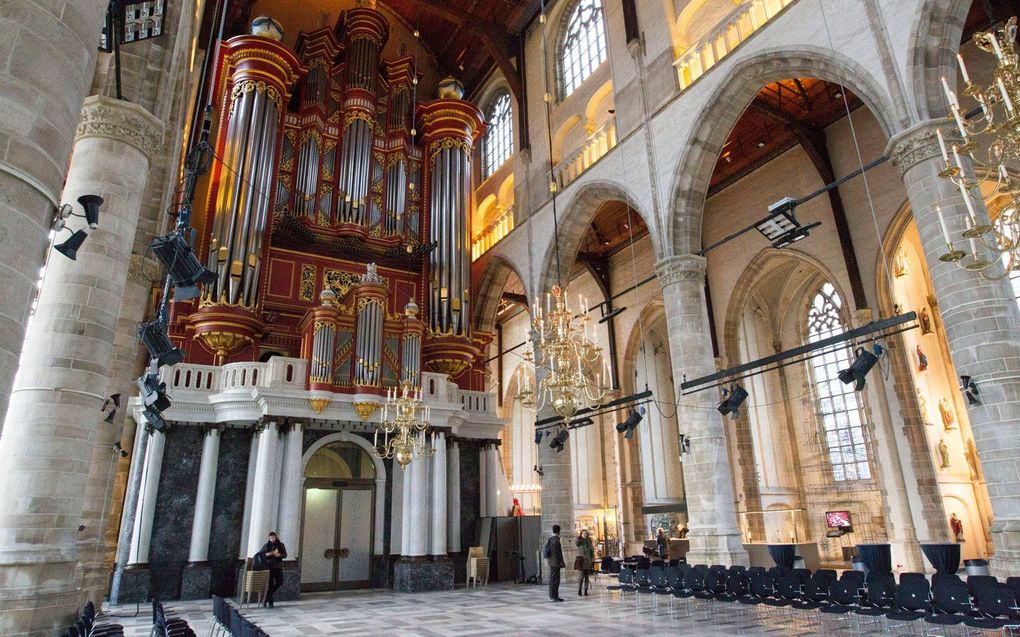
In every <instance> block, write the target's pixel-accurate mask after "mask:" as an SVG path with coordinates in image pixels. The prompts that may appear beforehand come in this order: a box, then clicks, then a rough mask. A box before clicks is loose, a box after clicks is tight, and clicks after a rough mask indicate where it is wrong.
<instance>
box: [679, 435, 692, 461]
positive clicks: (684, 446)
mask: <svg viewBox="0 0 1020 637" xmlns="http://www.w3.org/2000/svg"><path fill="white" fill-rule="evenodd" d="M690 452H691V439H690V438H688V437H687V435H686V434H680V455H681V456H682V455H684V454H685V453H690Z"/></svg>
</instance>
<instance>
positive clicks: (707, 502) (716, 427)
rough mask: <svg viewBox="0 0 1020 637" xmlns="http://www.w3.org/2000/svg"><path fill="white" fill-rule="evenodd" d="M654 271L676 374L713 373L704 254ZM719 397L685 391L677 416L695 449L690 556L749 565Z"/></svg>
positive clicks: (687, 464) (689, 461) (689, 464)
mask: <svg viewBox="0 0 1020 637" xmlns="http://www.w3.org/2000/svg"><path fill="white" fill-rule="evenodd" d="M655 273H656V274H657V275H658V277H659V282H660V283H661V284H662V296H663V301H664V303H665V306H666V324H667V326H668V328H669V352H670V357H671V359H672V364H673V378H674V379H679V380H682V379H684V378H687V379H688V380H690V379H694V378H698V377H699V376H704V375H706V374H710V373H712V372H713V371H715V365H714V360H713V358H712V349H711V347H712V345H711V343H712V339H711V337H710V334H709V329H710V327H709V324H708V308H707V305H706V303H705V258H704V257H700V256H697V255H693V254H687V255H682V256H674V257H669V258H667V259H665V260H663V261H660V262H659V263H657V264H656V266H655ZM677 390H678V391H679V387H678V388H677ZM714 398H715V394H714V393H712V392H709V391H704V392H698V393H696V394H692V395H690V396H687V397H685V398H684V400H682V401H680V406H679V410H678V413H677V418H676V422H677V423H680V424H679V426H680V427H683V429H684V430H685V431H684V433H686V434H687V437H688V439H689V440H690V441H691V451H690V453H688V454H686V456H685V457H684V486H685V488H686V495H687V515H688V519H689V520H690V522H689V524H688V526H689V528H690V534H689V535H688V538H689V539H690V541H691V550H690V553H688V555H687V561H688V562H689V563H691V564H744V565H746V564H748V558H747V552H746V551H745V550H744V547H743V545H742V541H741V536H740V531H739V529H738V527H737V512H736V506H735V504H734V501H733V476H732V472H731V470H730V458H729V451H728V448H727V445H726V430H725V428H724V426H723V421H722V417H721V416H720V415H719V414H718V413H717V412H716V410H715V405H714V404H713V399H714ZM678 434H679V431H676V432H673V435H678Z"/></svg>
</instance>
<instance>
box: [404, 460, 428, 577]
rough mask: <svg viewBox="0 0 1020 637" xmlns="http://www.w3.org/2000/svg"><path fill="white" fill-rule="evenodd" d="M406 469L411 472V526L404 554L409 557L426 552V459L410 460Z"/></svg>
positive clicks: (418, 555) (422, 554)
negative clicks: (409, 464)
mask: <svg viewBox="0 0 1020 637" xmlns="http://www.w3.org/2000/svg"><path fill="white" fill-rule="evenodd" d="M407 470H408V471H409V472H410V473H411V502H410V504H411V506H410V509H411V517H410V526H411V528H410V538H409V545H408V550H407V551H406V554H407V555H409V556H411V557H422V556H424V555H425V554H426V553H427V552H428V531H429V528H428V519H429V517H428V497H429V479H428V478H429V467H428V459H426V458H417V459H415V460H413V461H411V466H409V467H408V468H407ZM405 477H406V476H405Z"/></svg>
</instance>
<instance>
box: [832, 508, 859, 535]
mask: <svg viewBox="0 0 1020 637" xmlns="http://www.w3.org/2000/svg"><path fill="white" fill-rule="evenodd" d="M825 526H827V527H829V528H830V529H840V530H842V531H849V530H850V529H852V528H853V526H854V525H853V522H852V520H851V519H850V512H849V511H826V512H825Z"/></svg>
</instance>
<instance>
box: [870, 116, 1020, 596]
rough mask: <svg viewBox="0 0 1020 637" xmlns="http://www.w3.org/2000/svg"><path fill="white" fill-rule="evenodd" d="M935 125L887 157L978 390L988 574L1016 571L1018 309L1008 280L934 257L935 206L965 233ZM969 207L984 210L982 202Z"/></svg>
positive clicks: (903, 136)
mask: <svg viewBox="0 0 1020 637" xmlns="http://www.w3.org/2000/svg"><path fill="white" fill-rule="evenodd" d="M940 124H942V122H939V121H926V122H921V123H920V124H917V125H915V126H913V127H912V128H909V129H907V130H905V131H903V132H902V133H900V134H898V135H896V136H895V137H893V138H892V140H890V142H889V146H888V148H887V149H886V154H887V155H888V156H889V157H890V158H891V159H892V161H893V164H894V165H896V167H897V168H899V170H900V172H901V173H902V175H903V183H904V185H905V186H906V189H907V197H908V198H909V200H910V206H911V208H912V210H913V214H914V219H915V221H916V222H917V229H918V232H919V234H920V236H921V245H922V247H923V249H924V255H925V260H926V261H927V263H928V270H929V272H930V274H931V283H932V288H933V289H934V290H935V296H936V298H937V299H938V304H939V311H940V313H941V317H942V323H943V325H944V327H945V332H946V340H947V341H948V343H949V353H950V356H951V357H952V359H953V364H954V365H955V367H956V372H957V373H958V374H961V375H967V376H971V377H972V378H973V379H974V382H975V383H976V384H977V386H978V388H979V390H980V392H981V396H980V399H981V404H979V405H968V406H967V415H968V417H969V419H970V424H971V430H972V431H973V434H974V442H975V444H976V445H977V450H978V456H979V457H980V459H981V465H982V469H983V472H984V475H985V477H986V480H987V486H988V495H989V498H990V499H991V504H992V513H993V515H994V518H995V520H994V522H993V523H992V528H991V532H992V541H993V543H994V545H995V555H994V557H993V559H992V574H993V575H998V576H1005V575H1015V574H1016V573H1017V572H1020V474H1018V473H1017V469H1016V467H1017V461H1018V459H1020V401H1018V400H1017V397H1018V396H1020V310H1018V308H1017V302H1016V299H1015V298H1014V296H1013V291H1012V288H1011V286H1010V282H1009V280H1008V279H1005V280H1002V281H988V280H985V279H983V278H982V277H981V275H980V274H978V273H976V272H970V271H968V270H963V269H961V268H959V267H957V266H956V265H955V264H953V263H943V262H942V261H940V260H939V256H940V255H942V254H944V253H945V252H946V251H947V248H946V244H945V239H943V237H942V232H941V230H940V228H939V221H938V214H937V212H936V207H939V208H941V210H942V213H943V215H944V217H945V220H946V225H947V227H948V231H949V234H950V236H951V237H953V238H954V239H956V238H958V237H959V236H960V233H961V232H963V230H964V228H965V225H964V219H965V217H966V214H967V212H966V207H965V204H964V202H963V199H962V197H961V195H960V191H959V190H958V189H957V187H956V186H954V185H953V184H952V183H951V182H950V181H949V180H948V179H943V178H941V177H939V176H938V172H939V171H940V170H941V169H942V168H943V167H944V164H943V162H942V159H941V154H940V151H939V146H938V140H937V138H936V135H935V131H936V128H937V127H938V126H939V125H940ZM944 133H945V136H946V137H947V138H949V139H950V140H951V139H952V138H953V137H955V134H954V133H952V131H951V130H950V127H948V126H947V127H945V129H944ZM950 143H951V142H950ZM974 205H975V207H979V213H980V212H982V209H983V208H984V204H983V203H980V202H974ZM956 240H957V243H958V244H959V243H963V239H956ZM956 247H961V246H960V245H957V246H956ZM962 247H964V248H966V244H965V243H963V245H962ZM947 524H948V522H947Z"/></svg>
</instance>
